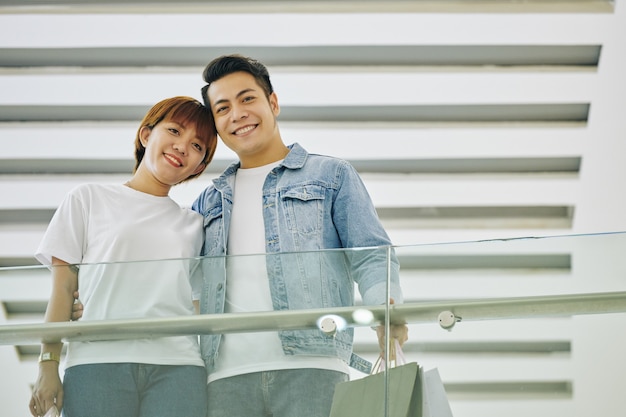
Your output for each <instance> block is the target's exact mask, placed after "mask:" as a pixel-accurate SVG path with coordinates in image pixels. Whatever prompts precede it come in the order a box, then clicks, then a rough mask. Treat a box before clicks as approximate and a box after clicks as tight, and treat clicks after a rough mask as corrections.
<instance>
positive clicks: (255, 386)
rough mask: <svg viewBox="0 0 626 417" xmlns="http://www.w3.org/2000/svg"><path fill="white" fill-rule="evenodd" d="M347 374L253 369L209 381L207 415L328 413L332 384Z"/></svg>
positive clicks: (317, 416)
mask: <svg viewBox="0 0 626 417" xmlns="http://www.w3.org/2000/svg"><path fill="white" fill-rule="evenodd" d="M347 380H348V375H346V374H344V373H341V372H336V371H326V370H323V369H287V370H280V371H269V372H255V373H251V374H244V375H238V376H233V377H230V378H224V379H218V380H217V381H213V382H211V383H210V384H209V387H208V391H209V413H208V417H270V416H271V417H328V416H329V415H330V407H331V405H332V401H333V395H334V392H335V384H337V383H338V382H343V381H347Z"/></svg>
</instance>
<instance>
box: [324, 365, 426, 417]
mask: <svg viewBox="0 0 626 417" xmlns="http://www.w3.org/2000/svg"><path fill="white" fill-rule="evenodd" d="M421 385H422V384H421V380H420V368H419V366H418V364H417V363H415V362H411V363H407V364H405V365H400V366H396V367H394V368H390V369H389V397H388V402H389V414H388V416H389V417H413V416H416V417H421V415H422V410H421V405H422V398H421V392H422V387H421ZM384 416H385V374H384V373H382V372H379V373H375V374H371V375H368V376H366V377H364V378H361V379H355V380H353V381H347V382H340V383H339V384H337V385H336V386H335V394H334V396H333V403H332V408H331V410H330V417H384Z"/></svg>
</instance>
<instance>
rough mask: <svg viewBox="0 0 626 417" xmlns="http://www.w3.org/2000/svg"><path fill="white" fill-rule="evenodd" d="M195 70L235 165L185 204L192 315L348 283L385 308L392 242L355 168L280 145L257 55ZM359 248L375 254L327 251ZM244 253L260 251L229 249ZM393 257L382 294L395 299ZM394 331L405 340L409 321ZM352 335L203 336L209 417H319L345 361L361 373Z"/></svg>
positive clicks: (314, 297) (332, 303)
mask: <svg viewBox="0 0 626 417" xmlns="http://www.w3.org/2000/svg"><path fill="white" fill-rule="evenodd" d="M203 75H204V80H205V81H206V82H207V85H206V86H205V87H204V88H203V89H202V95H203V99H204V101H205V105H206V106H207V107H209V108H210V109H211V111H212V113H213V116H214V119H215V125H216V128H217V132H218V134H219V136H220V137H221V138H222V140H223V142H224V144H225V145H226V146H228V147H229V148H230V149H232V150H233V151H234V152H235V153H236V154H237V156H238V157H239V162H237V163H235V164H233V165H231V166H230V167H228V168H227V169H226V170H225V171H224V172H223V173H222V175H221V176H220V177H219V178H217V179H215V180H214V181H213V185H212V186H209V187H208V188H207V189H206V190H205V191H204V192H203V193H202V194H201V195H200V196H199V197H198V199H197V200H196V201H195V203H194V204H193V209H194V210H196V211H197V212H199V213H200V214H202V215H203V216H204V225H205V232H206V236H205V244H204V248H203V255H205V256H207V257H208V258H207V259H206V262H205V265H204V267H205V271H204V274H205V288H204V290H203V298H202V299H201V300H200V304H201V313H204V314H215V313H223V312H244V311H245V312H250V311H271V310H287V309H307V308H327V307H342V306H351V305H353V303H354V290H353V288H354V283H355V282H356V283H357V284H358V287H359V292H360V293H361V296H362V298H363V302H364V304H365V305H377V304H383V303H385V301H386V297H387V295H386V279H387V275H388V262H387V255H388V253H389V252H388V250H387V248H388V247H389V246H390V245H391V242H390V240H389V237H388V236H387V234H386V232H385V230H384V229H383V227H382V225H381V224H380V221H379V219H378V216H377V214H376V211H375V209H374V206H373V204H372V202H371V199H370V197H369V195H368V193H367V190H366V189H365V186H364V185H363V183H362V181H361V179H360V177H359V175H358V174H357V172H356V171H355V170H354V168H353V167H352V166H351V165H350V164H349V163H347V162H346V161H343V160H340V159H337V158H332V157H328V156H321V155H313V154H309V153H307V152H306V151H305V150H304V149H303V148H302V147H301V146H300V145H298V144H297V143H295V144H293V145H290V146H286V145H285V144H284V142H283V140H282V138H281V135H280V130H279V127H278V123H277V117H278V115H279V113H280V106H279V104H278V98H277V95H276V93H275V92H274V90H273V88H272V85H271V82H270V77H269V74H268V71H267V69H266V68H265V66H264V65H262V64H261V63H260V62H258V61H256V60H253V59H250V58H247V57H242V56H239V55H229V56H222V57H219V58H217V59H215V60H213V61H212V62H211V63H209V64H208V66H207V67H206V68H205V70H204V74H203ZM366 247H367V248H376V247H378V248H379V249H371V250H369V249H368V250H358V251H341V250H335V251H332V250H330V249H341V248H366ZM249 254H266V255H263V256H237V255H249ZM222 255H229V256H228V257H226V258H223V257H221V256H222ZM391 255H392V259H391V261H392V262H391V278H392V279H391V297H392V299H393V300H395V302H402V293H401V290H400V286H399V279H398V269H399V266H398V262H397V259H396V257H395V254H394V253H393V251H392V252H391ZM224 262H225V264H224ZM393 300H392V301H393ZM392 331H393V334H394V336H396V337H398V338H399V340H400V342H401V343H402V342H404V341H405V340H406V334H407V331H406V326H397V327H395V328H394V329H392ZM382 333H383V332H380V331H379V335H380V334H382ZM352 336H353V333H352V331H351V329H348V330H346V331H342V332H338V333H337V334H336V335H335V336H334V337H329V336H327V335H326V334H324V333H323V332H322V331H320V330H297V331H280V332H261V333H248V334H228V335H204V336H201V348H202V355H203V358H204V360H205V364H206V366H207V371H208V372H209V384H208V392H209V416H210V417H217V416H219V417H222V416H224V417H225V416H228V417H238V416H241V417H244V416H245V417H255V416H258V417H262V416H267V415H272V416H273V417H294V416H298V417H328V415H329V413H330V407H331V403H332V398H333V392H334V387H335V384H336V383H338V382H341V381H346V380H348V373H349V368H348V367H349V366H354V367H355V368H357V369H361V370H365V369H366V368H367V366H366V362H365V361H363V360H362V359H361V358H358V357H356V356H355V355H353V354H352Z"/></svg>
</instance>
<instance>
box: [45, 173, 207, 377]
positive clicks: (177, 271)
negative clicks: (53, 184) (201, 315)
mask: <svg viewBox="0 0 626 417" xmlns="http://www.w3.org/2000/svg"><path fill="white" fill-rule="evenodd" d="M203 235H204V231H203V221H202V216H201V215H199V214H198V213H195V212H193V211H191V210H190V209H187V208H181V207H180V206H179V205H178V204H177V203H176V202H174V201H173V200H172V199H171V198H169V197H157V196H154V195H151V194H146V193H142V192H139V191H136V190H133V189H131V188H129V187H126V186H124V185H102V184H87V185H81V186H78V187H76V188H75V189H74V190H72V191H71V192H70V193H69V194H68V195H67V196H66V197H65V199H64V200H63V202H62V203H61V205H60V206H59V208H58V209H57V211H56V213H55V215H54V217H53V218H52V220H51V222H50V224H49V226H48V229H47V231H46V234H45V236H44V238H43V240H42V242H41V244H40V246H39V248H38V249H37V252H36V254H35V257H36V258H37V260H39V261H40V262H41V263H43V264H44V265H48V266H50V265H51V262H52V257H55V258H58V259H61V260H63V261H65V262H68V263H70V264H81V265H80V266H79V276H78V289H79V292H80V300H81V302H82V303H83V305H84V313H83V317H82V318H81V321H84V322H86V321H88V320H105V319H134V318H145V317H150V318H156V317H172V316H190V315H192V314H194V308H193V303H192V298H193V297H192V292H193V293H195V294H199V292H200V290H201V286H202V281H201V276H200V275H199V274H191V272H190V271H191V269H192V263H193V262H192V261H191V260H190V259H188V258H193V257H196V256H198V255H199V253H200V249H201V247H202V242H203ZM147 260H152V261H147ZM128 261H140V262H128ZM190 274H191V275H193V277H194V279H193V280H192V279H191V278H190ZM192 287H193V289H192ZM120 362H134V363H150V364H160V365H196V366H204V363H203V361H202V360H201V357H200V351H199V347H198V340H197V336H193V335H190V336H176V337H164V338H151V339H132V340H121V341H97V342H72V343H69V345H68V349H67V355H66V362H65V366H66V367H70V366H74V365H80V364H91V363H120Z"/></svg>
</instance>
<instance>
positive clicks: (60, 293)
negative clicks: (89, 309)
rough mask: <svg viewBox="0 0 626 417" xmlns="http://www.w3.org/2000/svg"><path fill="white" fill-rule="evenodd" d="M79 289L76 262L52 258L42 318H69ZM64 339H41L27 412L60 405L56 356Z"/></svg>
mask: <svg viewBox="0 0 626 417" xmlns="http://www.w3.org/2000/svg"><path fill="white" fill-rule="evenodd" d="M77 290H78V270H77V268H76V267H75V266H73V265H70V264H68V263H67V262H64V261H62V260H60V259H57V258H54V257H53V258H52V294H51V296H50V300H49V302H48V307H47V309H46V315H45V319H44V321H45V322H63V321H69V320H70V318H71V315H72V304H74V292H75V291H77ZM62 348H63V343H61V342H59V343H42V345H41V356H40V362H39V376H38V377H37V381H36V382H35V386H34V388H33V395H32V397H31V400H30V412H31V414H32V415H33V416H35V417H36V416H41V415H43V414H45V413H46V411H48V409H49V408H50V407H52V406H53V405H56V406H57V408H58V409H59V410H60V409H61V408H62V407H63V384H62V383H61V378H60V377H59V359H60V357H61V349H62Z"/></svg>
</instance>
